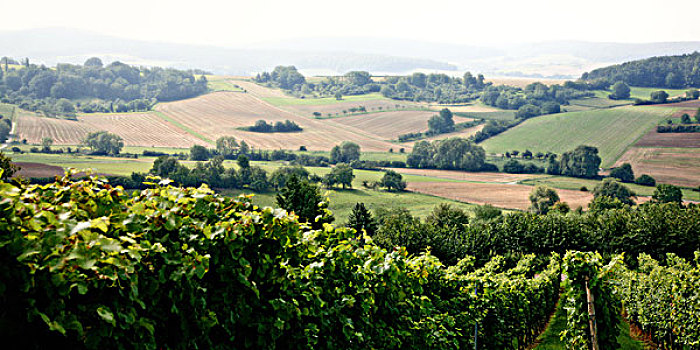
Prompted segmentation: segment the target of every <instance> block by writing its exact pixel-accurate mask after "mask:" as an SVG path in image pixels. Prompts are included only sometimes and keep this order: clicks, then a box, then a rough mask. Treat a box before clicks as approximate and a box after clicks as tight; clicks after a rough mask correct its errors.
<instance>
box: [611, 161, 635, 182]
mask: <svg viewBox="0 0 700 350" xmlns="http://www.w3.org/2000/svg"><path fill="white" fill-rule="evenodd" d="M610 177H614V178H616V179H618V180H620V181H622V182H633V181H634V171H633V170H632V166H631V165H630V163H623V164H622V165H621V166H619V167H617V168H613V169H612V170H610Z"/></svg>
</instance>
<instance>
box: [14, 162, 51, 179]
mask: <svg viewBox="0 0 700 350" xmlns="http://www.w3.org/2000/svg"><path fill="white" fill-rule="evenodd" d="M15 165H18V166H19V167H21V169H20V171H18V172H17V173H15V177H20V176H21V177H23V178H25V179H28V178H30V177H54V176H61V175H63V168H61V167H60V166H55V165H48V164H43V163H27V162H17V163H15Z"/></svg>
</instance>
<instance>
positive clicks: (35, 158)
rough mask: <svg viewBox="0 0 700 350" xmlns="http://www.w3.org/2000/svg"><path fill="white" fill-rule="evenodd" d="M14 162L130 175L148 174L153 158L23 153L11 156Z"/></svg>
mask: <svg viewBox="0 0 700 350" xmlns="http://www.w3.org/2000/svg"><path fill="white" fill-rule="evenodd" d="M10 158H12V160H13V161H14V162H23V163H24V162H29V163H40V164H45V165H53V166H57V167H60V168H61V169H64V170H66V169H68V168H75V169H78V170H83V169H93V170H95V172H97V173H99V174H110V175H131V173H132V172H141V173H146V172H148V171H149V170H150V169H151V167H153V159H154V158H139V159H129V158H114V157H102V156H85V155H73V154H71V155H67V154H41V153H24V154H11V155H10Z"/></svg>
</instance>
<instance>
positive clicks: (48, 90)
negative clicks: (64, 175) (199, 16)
mask: <svg viewBox="0 0 700 350" xmlns="http://www.w3.org/2000/svg"><path fill="white" fill-rule="evenodd" d="M206 91H207V80H206V78H205V77H204V76H203V75H202V76H200V77H199V78H195V76H194V75H193V72H192V71H181V70H176V69H172V68H157V67H155V68H146V67H135V66H130V65H127V64H124V63H121V62H118V61H117V62H112V63H110V64H108V65H106V66H104V65H103V63H102V61H101V60H100V59H99V58H96V57H93V58H90V59H88V60H87V61H85V63H84V64H83V65H73V64H64V63H60V64H58V65H56V67H55V69H51V68H47V67H45V66H43V65H35V64H29V60H27V61H26V62H25V64H24V65H23V67H22V68H20V69H12V68H10V69H9V70H5V71H4V72H3V71H2V70H0V100H1V101H3V102H5V103H11V104H15V105H17V106H19V107H20V108H22V109H26V110H31V111H35V112H42V113H44V114H46V115H51V116H53V115H69V116H70V115H73V114H75V113H77V112H82V113H93V112H101V113H102V112H104V113H107V112H129V111H145V110H149V109H150V108H151V106H152V105H153V104H155V103H156V102H159V101H174V100H180V99H185V98H190V97H194V96H197V95H200V94H202V93H205V92H206ZM86 99H88V101H84V100H86ZM89 99H92V100H91V101H90V100H89ZM77 100H80V101H77Z"/></svg>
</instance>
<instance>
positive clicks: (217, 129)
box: [156, 84, 395, 151]
mask: <svg viewBox="0 0 700 350" xmlns="http://www.w3.org/2000/svg"><path fill="white" fill-rule="evenodd" d="M239 85H240V84H239ZM156 110H157V111H159V112H162V113H164V114H165V115H167V116H168V117H170V118H172V119H173V120H175V121H177V122H178V123H181V124H182V125H184V126H185V127H187V128H189V129H191V130H193V131H195V132H197V133H199V134H201V135H204V136H205V137H207V138H209V139H211V140H215V139H217V138H219V137H221V136H234V137H236V138H237V139H239V140H245V141H246V142H247V143H248V144H249V145H251V146H253V147H255V148H262V149H298V148H299V146H306V147H307V149H309V150H319V151H321V150H322V151H325V150H329V149H331V148H332V147H333V146H334V145H337V144H340V143H341V142H343V141H348V140H351V141H353V142H356V143H357V144H358V145H360V147H361V148H362V150H363V151H387V150H389V149H390V148H392V147H395V145H394V144H392V143H389V142H387V141H384V140H382V139H381V138H380V137H378V136H376V135H374V134H372V133H371V131H369V130H361V129H359V128H354V127H349V126H346V125H342V124H338V123H336V122H335V121H334V120H332V119H329V120H316V119H313V118H306V117H302V116H298V115H296V114H293V113H290V112H287V111H284V110H282V109H280V108H277V107H275V106H272V105H271V104H269V103H266V102H264V101H262V100H260V99H258V98H256V97H254V96H253V95H251V94H248V93H240V92H215V93H210V94H207V95H203V96H199V97H196V98H192V99H188V100H183V101H176V102H168V103H161V104H158V105H157V106H156ZM259 119H264V120H266V121H269V122H276V121H284V120H287V119H288V120H291V121H294V122H296V123H297V124H299V126H301V127H302V128H303V129H304V131H302V132H298V133H256V132H249V131H242V130H238V129H237V128H239V127H244V126H252V125H253V124H255V121H257V120H259Z"/></svg>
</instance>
